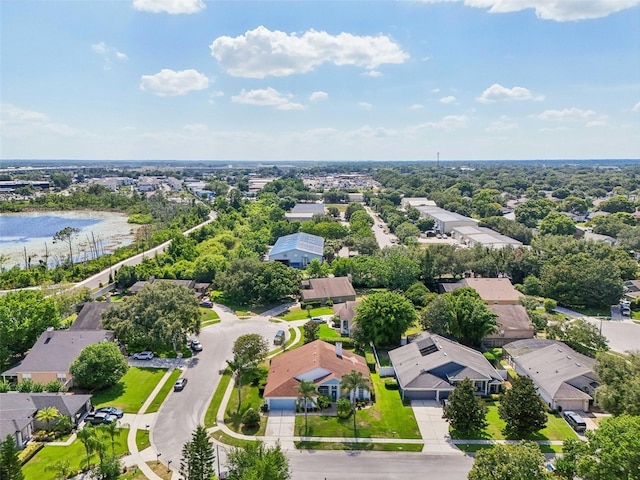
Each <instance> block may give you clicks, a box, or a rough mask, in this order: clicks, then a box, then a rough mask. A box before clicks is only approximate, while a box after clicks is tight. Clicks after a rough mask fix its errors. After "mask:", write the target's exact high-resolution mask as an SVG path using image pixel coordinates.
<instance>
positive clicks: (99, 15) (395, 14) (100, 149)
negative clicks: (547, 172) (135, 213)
mask: <svg viewBox="0 0 640 480" xmlns="http://www.w3.org/2000/svg"><path fill="white" fill-rule="evenodd" d="M438 154H439V156H440V157H439V158H440V159H441V160H469V161H470V160H493V159H495V160H519V159H522V160H528V159H599V158H603V159H609V158H611V159H615V158H623V159H629V158H631V159H640V0H415V1H408V0H396V1H383V0H373V1H367V0H351V1H350V0H339V1H327V0H322V1H317V0H316V1H314V0H289V1H285V2H280V1H275V0H273V1H272V0H259V1H253V2H247V1H243V0H230V1H217V0H215V1H206V0H117V1H110V0H83V1H61V0H41V1H32V0H2V1H1V2H0V159H5V160H8V159H74V160H75V159H79V160H82V159H107V160H127V159H130V160H174V159H177V160H180V159H185V160H207V159H210V160H235V161H239V160H252V161H256V160H257V161H274V160H351V161H354V160H388V161H398V160H436V159H437V158H438Z"/></svg>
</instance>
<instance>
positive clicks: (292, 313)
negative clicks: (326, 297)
mask: <svg viewBox="0 0 640 480" xmlns="http://www.w3.org/2000/svg"><path fill="white" fill-rule="evenodd" d="M321 315H333V307H320V308H312V309H311V315H309V312H307V310H302V309H301V308H299V307H296V308H292V309H290V310H288V311H286V312H285V313H282V314H280V315H278V317H280V318H282V319H283V320H285V321H287V322H292V321H294V320H304V319H305V318H311V317H319V316H321Z"/></svg>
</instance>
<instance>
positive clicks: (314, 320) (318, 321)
mask: <svg viewBox="0 0 640 480" xmlns="http://www.w3.org/2000/svg"><path fill="white" fill-rule="evenodd" d="M311 321H312V322H315V323H324V318H322V317H313V318H312V319H311Z"/></svg>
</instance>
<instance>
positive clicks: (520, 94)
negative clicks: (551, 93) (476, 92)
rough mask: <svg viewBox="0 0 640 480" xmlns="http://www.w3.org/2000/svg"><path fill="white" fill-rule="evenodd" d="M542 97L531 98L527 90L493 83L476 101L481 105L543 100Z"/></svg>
mask: <svg viewBox="0 0 640 480" xmlns="http://www.w3.org/2000/svg"><path fill="white" fill-rule="evenodd" d="M543 99H544V96H542V95H537V96H533V95H532V93H531V92H530V91H529V89H527V88H524V87H513V88H507V87H503V86H502V85H500V84H499V83H494V84H493V85H491V86H490V87H489V88H487V89H486V90H485V91H484V92H482V95H480V96H479V97H478V98H477V100H478V101H479V102H482V103H491V102H499V101H503V100H536V101H540V100H543Z"/></svg>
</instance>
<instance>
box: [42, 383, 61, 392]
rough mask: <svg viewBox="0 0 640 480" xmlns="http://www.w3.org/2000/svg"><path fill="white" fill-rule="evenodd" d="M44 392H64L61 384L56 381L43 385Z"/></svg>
mask: <svg viewBox="0 0 640 480" xmlns="http://www.w3.org/2000/svg"><path fill="white" fill-rule="evenodd" d="M44 388H45V390H46V391H47V392H51V393H56V392H64V391H65V390H66V388H65V386H64V385H63V384H62V382H60V381H58V380H52V381H50V382H49V383H47V384H46V385H45V387H44Z"/></svg>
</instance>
